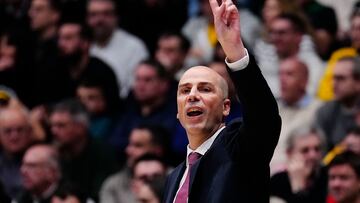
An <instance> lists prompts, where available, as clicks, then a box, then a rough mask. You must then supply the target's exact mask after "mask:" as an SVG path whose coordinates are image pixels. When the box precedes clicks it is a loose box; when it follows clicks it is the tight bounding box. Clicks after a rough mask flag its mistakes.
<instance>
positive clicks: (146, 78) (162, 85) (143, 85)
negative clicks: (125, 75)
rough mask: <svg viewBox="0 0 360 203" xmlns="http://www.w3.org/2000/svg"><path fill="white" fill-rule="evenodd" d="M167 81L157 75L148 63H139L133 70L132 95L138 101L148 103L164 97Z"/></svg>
mask: <svg viewBox="0 0 360 203" xmlns="http://www.w3.org/2000/svg"><path fill="white" fill-rule="evenodd" d="M166 88H167V82H166V81H165V80H164V79H161V78H160V77H159V76H158V73H157V71H156V69H155V68H153V67H151V65H149V64H140V65H139V66H138V67H137V69H136V70H135V81H134V86H133V91H134V96H135V98H136V100H137V101H139V102H140V103H145V104H149V103H152V102H153V101H155V100H157V99H158V98H159V97H165V93H166Z"/></svg>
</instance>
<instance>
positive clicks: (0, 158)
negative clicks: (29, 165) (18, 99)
mask: <svg viewBox="0 0 360 203" xmlns="http://www.w3.org/2000/svg"><path fill="white" fill-rule="evenodd" d="M31 137H32V130H31V127H30V123H29V114H28V112H27V111H26V110H24V109H21V108H9V107H6V108H4V109H1V110H0V146H1V150H0V181H1V182H2V185H3V186H4V190H5V192H6V194H7V195H8V196H10V197H11V198H15V197H16V196H17V195H18V194H19V193H20V192H21V191H22V190H23V187H22V184H21V174H20V166H21V160H22V157H23V155H24V153H25V151H26V149H27V148H28V147H29V146H30V144H31V141H32V139H31Z"/></svg>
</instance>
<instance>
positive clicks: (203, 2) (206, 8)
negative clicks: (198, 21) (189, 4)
mask: <svg viewBox="0 0 360 203" xmlns="http://www.w3.org/2000/svg"><path fill="white" fill-rule="evenodd" d="M200 10H201V14H203V15H204V16H205V17H207V18H208V20H209V22H213V20H212V19H213V15H212V11H211V7H210V3H209V1H207V0H200Z"/></svg>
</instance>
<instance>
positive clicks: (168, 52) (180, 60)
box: [155, 36, 186, 74]
mask: <svg viewBox="0 0 360 203" xmlns="http://www.w3.org/2000/svg"><path fill="white" fill-rule="evenodd" d="M155 57H156V60H158V61H159V62H160V63H161V64H162V65H163V66H164V67H165V68H166V69H167V71H168V72H169V73H174V74H175V73H176V72H177V71H178V70H179V69H180V68H182V66H183V64H184V60H185V57H186V53H184V52H183V50H182V49H181V39H179V38H178V37H177V36H166V37H161V38H160V39H159V41H158V48H157V50H156V53H155Z"/></svg>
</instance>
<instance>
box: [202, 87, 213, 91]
mask: <svg viewBox="0 0 360 203" xmlns="http://www.w3.org/2000/svg"><path fill="white" fill-rule="evenodd" d="M200 91H203V92H211V88H210V87H203V88H201V89H200Z"/></svg>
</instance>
